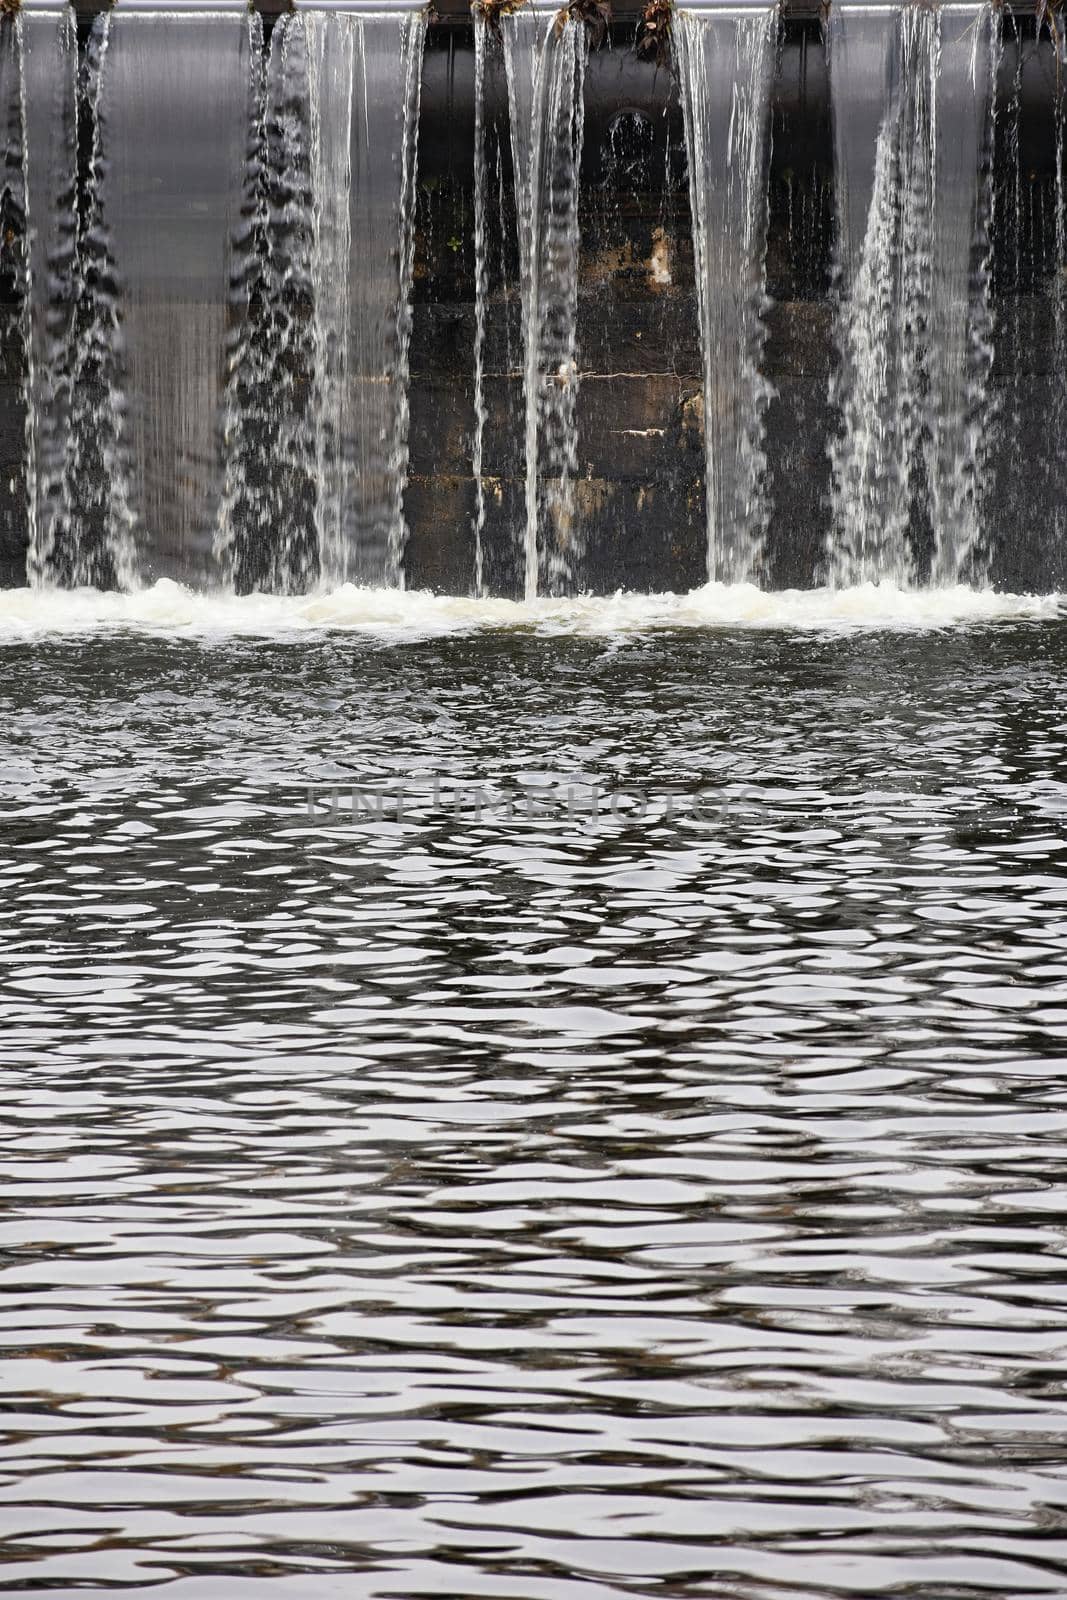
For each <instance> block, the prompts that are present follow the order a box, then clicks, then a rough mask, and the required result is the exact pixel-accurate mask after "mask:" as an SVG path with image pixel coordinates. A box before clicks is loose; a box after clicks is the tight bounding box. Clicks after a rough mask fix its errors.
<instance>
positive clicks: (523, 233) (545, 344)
mask: <svg viewBox="0 0 1067 1600" xmlns="http://www.w3.org/2000/svg"><path fill="white" fill-rule="evenodd" d="M501 30H502V36H503V41H504V63H505V71H506V74H507V85H508V109H509V115H510V122H511V150H512V167H513V171H514V182H515V209H516V215H517V224H518V232H519V260H520V269H521V280H522V308H523V316H522V321H523V345H524V389H525V413H526V426H525V459H526V527H525V548H524V552H523V569H524V592H525V594H526V597H527V599H530V598H532V597H533V596H534V595H536V594H538V593H540V592H542V591H544V590H547V591H548V592H550V593H553V594H557V593H561V592H563V591H564V590H566V589H567V588H569V587H571V586H573V585H574V584H575V583H576V582H577V581H578V580H579V579H580V573H581V558H582V543H581V535H580V530H579V528H578V525H577V521H576V516H575V501H574V483H575V479H576V477H577V475H578V433H577V403H578V334H577V324H578V254H579V247H580V237H579V227H578V202H579V194H580V186H581V164H582V144H583V137H584V131H585V70H586V64H587V62H588V58H589V44H588V40H587V37H586V30H585V26H584V24H583V23H580V22H576V21H572V20H561V18H557V17H556V16H554V15H546V14H545V13H544V12H541V11H538V10H535V9H534V8H533V7H532V6H527V7H524V8H522V9H521V10H519V11H517V12H515V13H513V14H511V15H508V16H504V17H502V18H501Z"/></svg>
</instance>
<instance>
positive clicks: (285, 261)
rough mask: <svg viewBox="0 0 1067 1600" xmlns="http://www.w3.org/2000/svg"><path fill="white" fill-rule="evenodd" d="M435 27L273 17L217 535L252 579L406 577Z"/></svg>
mask: <svg viewBox="0 0 1067 1600" xmlns="http://www.w3.org/2000/svg"><path fill="white" fill-rule="evenodd" d="M424 37H425V17H424V15H423V14H422V13H421V12H414V11H403V12H400V13H399V15H398V14H397V12H395V11H394V12H392V13H388V14H387V13H384V12H383V13H381V14H373V13H371V14H368V13H345V12H337V11H312V10H306V11H300V12H296V13H293V14H291V15H289V16H286V17H284V18H282V19H281V20H280V21H279V23H278V25H277V26H276V28H275V30H274V35H273V39H272V42H271V53H270V62H269V66H268V70H267V85H266V91H265V97H264V98H265V106H264V111H263V117H264V123H263V128H262V133H261V138H260V141H259V145H258V150H257V152H256V153H255V154H254V156H253V160H254V162H255V164H256V166H257V170H258V172H259V177H258V195H259V206H260V210H259V214H258V217H257V216H255V215H253V218H252V220H251V223H250V226H249V229H248V241H249V242H248V249H247V250H246V252H245V258H244V261H243V265H242V270H241V273H240V275H239V279H240V284H241V286H242V287H241V294H242V296H243V297H244V298H245V299H246V301H247V302H248V303H249V304H250V305H251V306H252V311H251V315H252V316H253V318H254V319H258V327H253V329H252V331H251V332H250V333H249V335H248V336H247V337H246V338H245V339H244V341H243V343H242V349H241V353H240V360H241V363H242V368H243V370H240V371H236V372H235V373H234V375H233V378H232V379H231V385H230V392H229V396H228V406H227V411H228V430H227V431H228V434H229V436H230V439H231V441H232V449H233V459H232V461H231V467H230V477H229V482H228V485H227V494H226V519H225V524H224V528H223V531H222V535H221V537H220V548H221V549H222V550H223V551H226V552H228V553H229V558H230V560H231V563H232V564H233V565H234V567H235V568H236V569H237V572H238V581H239V583H242V584H243V586H246V587H247V586H250V585H252V586H263V587H268V588H275V589H302V588H306V587H308V586H310V585H311V584H313V583H315V582H316V581H318V582H320V583H322V584H325V585H329V586H333V585H336V584H338V583H343V582H346V581H351V580H357V581H359V582H363V583H373V584H383V585H386V586H390V587H396V586H398V585H399V584H400V583H401V581H402V580H401V556H402V552H403V546H404V537H405V529H404V519H403V508H402V501H403V491H404V483H405V479H406V475H407V423H408V407H407V376H408V370H407V355H408V343H409V338H410V327H411V311H410V293H411V280H412V271H413V260H414V200H415V155H416V143H415V140H416V130H417V125H418V110H419V89H420V82H421V66H422V50H423V42H424ZM253 212H255V205H254V204H253ZM264 445H265V446H266V449H267V451H268V452H269V459H268V460H266V461H264V460H262V459H261V452H262V449H263V447H264ZM294 507H295V514H294ZM242 574H243V577H242Z"/></svg>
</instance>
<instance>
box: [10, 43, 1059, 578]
mask: <svg viewBox="0 0 1067 1600" xmlns="http://www.w3.org/2000/svg"><path fill="white" fill-rule="evenodd" d="M634 32H635V26H634V23H633V22H632V21H622V22H618V23H616V25H615V27H614V29H613V31H612V37H611V40H610V45H609V46H608V47H605V48H603V49H601V50H599V51H597V52H596V53H595V54H594V55H593V57H592V58H591V61H590V67H589V75H588V80H587V96H586V106H587V112H586V140H585V154H584V164H583V191H582V256H581V267H580V273H581V290H580V304H579V342H580V351H581V358H580V367H581V373H582V380H581V391H580V403H579V460H580V477H581V481H580V484H579V486H578V492H577V498H578V505H579V508H580V511H581V515H582V521H583V527H584V532H585V537H586V546H587V548H586V562H585V569H584V570H585V574H586V579H587V581H588V584H589V586H590V587H592V588H594V589H599V590H610V589H614V588H617V587H620V586H623V587H634V588H638V589H655V588H672V589H679V588H686V587H689V586H691V585H693V584H695V583H699V582H701V581H703V577H704V561H705V556H704V550H705V523H704V494H703V448H702V439H701V436H700V416H699V406H697V405H694V403H693V402H694V400H695V398H696V397H698V396H699V393H700V389H701V381H702V380H701V362H700V351H699V340H698V324H697V313H696V304H695V297H694V288H693V261H692V245H691V240H690V231H689V230H690V222H689V205H688V194H687V188H686V175H685V155H684V139H683V135H682V122H681V111H680V106H679V103H678V98H677V93H676V88H675V85H674V82H673V79H672V76H671V73H670V70H669V69H667V68H663V67H657V66H656V65H655V64H654V63H651V62H643V61H639V60H638V59H637V57H636V56H635V54H634V53H633V50H632V48H631V46H632V42H633V37H634ZM1016 34H1017V35H1018V36H1017V37H1016ZM423 81H424V88H423V102H422V104H423V109H422V121H421V127H420V157H419V186H418V213H417V257H416V279H415V293H414V317H413V334H412V344H411V392H410V399H411V462H410V470H411V476H410V482H409V485H408V491H407V496H406V516H407V521H408V524H409V528H410V540H409V545H408V550H407V558H406V565H407V575H408V582H409V584H410V585H412V586H424V585H425V586H429V587H433V588H437V589H441V590H448V591H453V592H464V591H466V590H467V589H468V588H469V586H470V583H471V579H472V573H473V521H474V512H475V484H474V480H473V477H472V475H471V449H472V439H473V433H474V423H475V417H474V395H473V361H472V351H473V343H474V304H473V283H474V259H473V43H472V35H471V29H470V26H469V23H466V22H464V21H463V20H462V19H458V20H453V21H445V22H442V23H438V24H437V25H436V26H434V27H432V28H431V30H430V34H429V40H428V45H427V52H426V60H425V69H424V80H423ZM494 93H496V94H497V100H496V101H495V102H491V104H490V107H489V116H490V121H491V122H493V121H494V120H495V119H497V118H498V117H499V115H500V113H501V111H502V107H501V105H500V104H499V89H496V90H494ZM1056 94H1057V89H1056V74H1055V65H1054V58H1053V54H1052V50H1051V47H1050V45H1049V44H1048V43H1047V41H1046V42H1044V43H1042V44H1040V45H1038V44H1036V43H1035V39H1034V29H1033V24H1032V23H1028V22H1025V21H1023V22H1020V23H1019V24H1017V25H1014V24H1009V45H1008V48H1007V49H1006V52H1005V59H1004V63H1003V68H1002V76H1001V90H1000V99H1001V111H1000V118H999V134H998V145H997V153H996V167H995V177H996V189H997V213H996V232H995V266H996V270H995V275H994V287H995V295H996V313H997V353H996V366H995V373H994V394H993V397H992V399H993V404H992V406H991V410H990V417H989V419H988V433H989V438H990V441H991V469H992V470H991V483H992V485H993V489H992V495H991V499H990V503H989V506H988V509H987V522H988V526H989V528H990V533H991V539H992V544H993V547H994V563H993V570H994V574H995V577H996V579H997V581H999V582H1000V583H1002V584H1004V585H1006V586H1010V587H1014V588H1040V589H1050V588H1067V539H1065V537H1064V529H1063V526H1062V518H1061V516H1060V513H1059V505H1060V502H1064V501H1067V493H1065V490H1067V453H1065V447H1064V444H1063V431H1062V430H1061V428H1060V426H1059V419H1060V417H1061V413H1063V412H1064V411H1065V409H1067V408H1065V406H1064V391H1065V390H1067V372H1065V371H1064V369H1063V366H1062V358H1063V356H1064V351H1065V348H1067V346H1065V342H1064V338H1063V337H1061V339H1060V341H1059V342H1057V339H1056V337H1055V326H1056V323H1055V318H1054V316H1053V301H1052V299H1051V295H1052V293H1054V292H1055V291H1056V289H1057V285H1059V286H1061V287H1062V286H1063V278H1062V274H1060V275H1059V276H1057V274H1056V272H1055V271H1054V268H1055V249H1054V244H1055V240H1054V221H1055V152H1056V142H1055V111H1054V107H1055V101H1056ZM1016 149H1017V150H1018V160H1016ZM505 154H506V153H505ZM508 165H509V163H508V162H507V160H506V158H505V160H504V163H503V166H504V172H505V178H507V175H508V174H507V168H508ZM832 184H833V154H832V143H831V130H830V102H829V84H828V74H827V66H826V60H825V53H824V49H823V44H822V37H821V30H820V26H819V23H818V21H817V20H815V19H812V18H808V19H804V18H794V19H792V20H790V21H788V22H787V23H786V24H785V25H784V29H783V47H782V50H781V58H780V68H779V72H778V76H777V81H776V87H775V96H774V106H773V156H772V166H771V176H770V217H771V221H770V236H769V247H768V289H769V293H770V296H771V298H772V302H773V303H772V306H771V309H770V311H769V314H768V329H769V337H768V342H767V347H766V356H765V370H766V372H767V375H768V377H769V378H770V380H771V382H772V383H773V384H774V386H775V389H776V398H775V399H774V401H773V403H772V405H771V407H770V410H769V413H768V416H767V435H768V444H767V448H768V455H769V459H770V468H771V483H770V492H771V503H772V507H773V510H772V516H771V526H770V537H769V545H768V571H767V574H766V577H767V581H768V582H769V583H771V584H773V585H775V586H782V585H791V584H807V583H811V582H813V581H816V580H817V579H818V577H819V570H820V559H821V558H820V552H821V550H822V546H823V542H824V540H825V533H826V525H827V515H826V504H825V501H826V492H827V484H828V462H827V442H828V439H829V437H830V434H831V430H832V428H833V426H834V419H833V417H832V415H831V413H830V409H829V406H828V400H827V394H828V386H829V376H830V371H831V364H832V361H833V306H832V288H831V285H832V253H833V194H832ZM494 204H495V201H494ZM508 209H509V208H508V207H507V204H505V211H506V212H508ZM505 231H506V232H508V233H513V227H512V222H511V219H510V215H509V214H508V215H506V217H505ZM509 249H510V250H511V255H510V257H509V259H508V260H506V261H505V263H504V270H503V280H504V285H505V286H504V287H500V286H499V283H498V285H497V287H496V288H495V290H494V296H493V304H492V306H491V309H490V316H489V319H488V338H487V346H486V370H487V382H486V398H487V403H488V407H489V413H490V422H489V427H488V429H487V434H486V456H485V463H484V466H485V473H486V501H487V516H486V525H485V530H484V549H485V570H486V574H487V576H488V578H489V579H490V582H491V584H492V586H493V587H494V588H495V589H496V590H497V591H498V592H502V593H515V592H517V589H518V586H519V554H518V544H517V540H516V530H517V529H519V527H520V526H521V524H522V522H523V520H524V515H525V512H524V499H523V495H524V483H523V458H522V408H523V402H522V384H521V376H520V363H521V356H520V355H519V352H520V351H521V340H520V332H519V302H518V267H517V261H516V260H515V258H514V247H513V244H512V245H511V246H509ZM11 266H12V263H11V261H10V260H7V261H6V263H5V254H4V246H3V243H2V241H0V491H2V492H0V582H3V583H8V584H9V583H13V582H20V581H23V579H22V574H23V570H24V568H23V560H24V555H23V540H24V528H25V515H24V507H23V505H22V503H21V500H20V494H19V482H20V474H21V458H22V440H23V418H22V415H21V408H20V405H19V399H18V396H19V380H20V363H21V351H20V347H19V343H18V339H17V316H16V311H17V307H16V304H15V298H14V279H13V276H12V271H11ZM497 276H498V277H499V274H498V275H497ZM1064 420H1065V421H1067V417H1065V418H1064ZM12 483H13V484H14V485H15V487H14V491H13V492H11V491H9V489H8V485H9V484H12Z"/></svg>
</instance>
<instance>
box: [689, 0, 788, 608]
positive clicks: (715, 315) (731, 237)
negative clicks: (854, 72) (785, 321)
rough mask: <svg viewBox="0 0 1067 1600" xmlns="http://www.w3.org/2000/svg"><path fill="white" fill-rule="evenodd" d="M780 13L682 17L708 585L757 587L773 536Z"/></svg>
mask: <svg viewBox="0 0 1067 1600" xmlns="http://www.w3.org/2000/svg"><path fill="white" fill-rule="evenodd" d="M777 38H778V12H777V8H776V7H773V8H771V9H769V10H767V9H764V8H763V7H755V6H754V7H750V8H749V9H747V10H737V11H733V10H729V9H725V8H724V9H721V10H720V9H718V8H716V9H714V10H706V11H705V10H699V11H697V10H693V11H688V10H679V11H678V12H677V14H676V16H675V21H674V26H673V31H672V39H673V43H674V51H675V59H676V61H677V66H678V75H679V80H680V84H681V92H682V107H683V111H684V115H685V134H686V147H687V150H688V156H689V196H690V206H691V210H692V219H693V248H694V256H695V271H696V284H697V303H698V308H699V313H700V335H701V348H702V352H703V362H704V395H703V404H704V455H705V468H706V479H707V484H706V498H707V528H708V576H709V577H710V578H718V579H723V580H725V581H727V582H745V581H749V580H753V579H755V578H758V577H759V575H760V568H761V563H762V554H763V541H764V536H765V532H766V527H767V520H768V517H767V513H768V507H767V496H766V471H767V461H766V456H765V453H764V445H763V441H764V413H765V411H766V408H767V405H768V403H769V401H770V399H771V397H772V394H773V390H772V389H771V386H770V384H769V383H768V382H767V380H766V379H765V378H764V377H763V376H762V374H761V372H760V358H761V356H762V353H763V345H764V340H765V328H764V322H763V312H764V308H765V302H766V247H767V218H768V196H767V167H768V161H769V156H770V97H771V85H772V81H773V75H774V57H775V47H776V43H777Z"/></svg>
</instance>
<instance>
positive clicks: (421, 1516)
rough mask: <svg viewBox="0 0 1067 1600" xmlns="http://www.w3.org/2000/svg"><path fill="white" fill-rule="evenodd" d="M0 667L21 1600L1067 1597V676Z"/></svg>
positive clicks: (296, 643) (13, 1450) (911, 668)
mask: <svg viewBox="0 0 1067 1600" xmlns="http://www.w3.org/2000/svg"><path fill="white" fill-rule="evenodd" d="M0 667H2V675H0V699H2V716H0V730H2V740H3V764H2V767H0V777H2V779H3V786H4V788H3V792H4V795H5V796H6V798H5V801H4V808H3V814H2V822H3V840H4V844H3V851H2V854H0V865H2V870H3V882H4V893H3V896H2V899H0V916H2V919H3V920H2V933H0V949H2V955H3V972H2V977H3V993H2V997H0V1021H2V1027H0V1072H2V1080H0V1087H2V1096H3V1098H2V1116H3V1121H4V1127H5V1135H4V1145H3V1162H2V1178H0V1198H2V1201H3V1215H2V1219H0V1229H2V1235H3V1241H2V1242H3V1247H4V1254H3V1258H2V1263H0V1288H2V1291H3V1296H2V1304H0V1337H2V1340H3V1344H4V1346H5V1350H4V1354H5V1357H6V1359H5V1361H4V1362H3V1364H2V1368H0V1385H2V1413H3V1415H2V1423H3V1430H4V1431H3V1434H2V1437H0V1473H2V1477H0V1536H2V1539H3V1546H2V1548H3V1554H4V1557H5V1561H6V1566H5V1567H4V1569H3V1570H2V1571H0V1579H2V1586H4V1587H6V1590H7V1592H9V1593H12V1594H15V1595H20V1594H26V1595H29V1594H31V1593H39V1592H41V1591H48V1590H53V1591H58V1592H59V1593H61V1594H68V1593H69V1594H75V1593H86V1592H89V1593H95V1592H103V1591H105V1590H107V1591H108V1592H117V1593H122V1594H131V1595H141V1594H144V1595H148V1594H152V1595H161V1596H164V1597H165V1600H246V1597H251V1600H260V1597H262V1600H335V1597H337V1600H341V1597H344V1600H353V1597H356V1600H360V1597H372V1596H373V1597H377V1596H383V1597H384V1596H392V1597H398V1600H408V1597H416V1596H442V1597H460V1596H462V1597H475V1596H477V1597H492V1600H623V1597H633V1596H642V1597H644V1596H648V1597H659V1596H663V1597H672V1600H674V1597H688V1596H694V1597H696V1596H741V1597H753V1600H756V1597H759V1600H768V1597H782V1600H785V1597H790V1600H798V1597H812V1600H815V1597H818V1600H822V1597H826V1596H836V1595H849V1596H861V1595H862V1596H867V1595H889V1594H894V1595H895V1594H900V1595H904V1594H906V1595H909V1596H912V1597H920V1600H933V1597H945V1600H949V1597H951V1600H967V1597H971V1596H979V1595H980V1596H985V1597H988V1596H990V1595H995V1596H1021V1595H1029V1594H1034V1593H1037V1594H1054V1595H1064V1594H1067V1272H1065V1270H1064V1246H1065V1237H1067V1234H1065V1223H1067V1159H1065V1158H1067V1084H1065V1069H1067V1050H1065V1039H1067V873H1065V870H1064V835H1065V819H1067V751H1065V742H1067V736H1065V731H1064V711H1065V704H1067V693H1065V686H1067V624H1065V623H1064V622H1063V621H1059V620H1056V619H1055V617H1048V618H1046V619H1042V617H1040V616H1035V617H1034V618H1033V619H1032V620H1029V621H1018V620H1016V621H1010V620H1005V621H1001V622H992V623H979V624H974V625H970V626H967V627H959V628H954V629H944V630H942V631H938V632H915V631H912V632H910V633H902V632H899V631H898V632H870V631H863V630H860V631H852V632H848V633H840V632H839V633H836V634H835V633H827V632H824V631H817V630H816V631H804V632H797V631H779V630H776V629H774V628H769V629H764V630H762V631H755V630H752V629H749V630H743V629H736V630H733V631H730V630H721V629H720V630H712V629H709V628H700V627H691V628H688V629H686V630H682V629H679V628H674V629H670V628H668V629H657V628H651V629H648V630H645V631H642V632H639V633H633V632H630V633H626V632H623V633H611V632H601V633H599V634H595V635H575V634H573V633H571V634H567V633H565V632H564V633H561V632H558V631H556V632H554V631H553V630H552V629H551V628H549V629H547V630H544V629H542V630H540V631H539V630H537V629H534V630H526V631H522V630H519V631H516V630H511V631H506V630H501V629H495V630H494V629H492V628H489V629H483V630H481V631H478V632H476V633H459V634H454V635H452V636H448V637H438V638H422V639H420V638H411V639H409V640H407V641H405V640H403V639H397V638H392V639H388V640H385V639H381V638H375V637H373V636H370V637H368V636H354V635H352V634H341V633H334V632H330V631H328V630H327V631H322V632H320V633H319V634H316V635H315V636H313V637H303V638H294V637H283V636H275V637H274V638H270V637H256V638H248V637H244V638H242V637H233V636H231V637H229V638H227V637H221V636H220V637H216V638H214V639H209V638H203V637H201V638H182V637H178V636H176V635H174V634H172V633H167V632H157V633H153V634H149V633H145V632H143V631H142V632H137V631H121V630H119V631H112V632H110V633H108V632H101V631H99V630H95V631H94V630H92V629H89V630H86V631H82V632H75V633H73V634H70V635H68V636H65V637H59V636H54V635H50V634H47V633H45V634H41V633H40V632H37V633H36V634H35V635H34V636H33V637H22V636H21V635H19V634H17V633H16V634H15V635H12V636H11V637H9V638H8V642H7V643H6V644H5V645H4V646H3V648H2V649H0ZM309 785H313V786H315V787H314V788H313V790H312V793H311V801H310V806H309V791H308V786H309ZM594 806H595V814H594Z"/></svg>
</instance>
